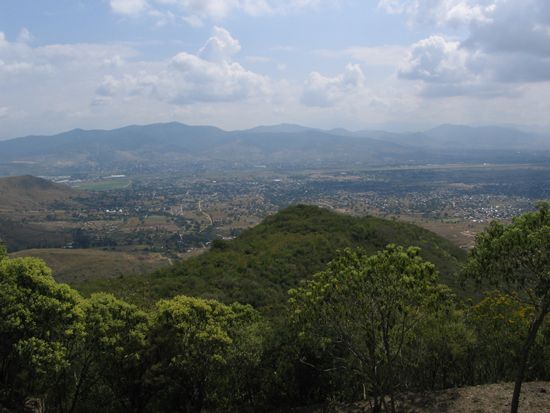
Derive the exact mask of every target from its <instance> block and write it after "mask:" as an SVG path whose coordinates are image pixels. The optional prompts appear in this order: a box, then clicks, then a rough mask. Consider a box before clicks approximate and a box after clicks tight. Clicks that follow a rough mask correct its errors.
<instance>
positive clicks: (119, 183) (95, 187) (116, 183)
mask: <svg viewBox="0 0 550 413" xmlns="http://www.w3.org/2000/svg"><path fill="white" fill-rule="evenodd" d="M131 183H132V181H131V180H130V179H126V178H121V179H102V180H99V181H89V182H83V183H81V184H79V185H78V186H77V188H79V189H84V190H85V191H111V190H114V189H123V188H128V187H129V186H130V184H131Z"/></svg>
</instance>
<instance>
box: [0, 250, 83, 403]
mask: <svg viewBox="0 0 550 413" xmlns="http://www.w3.org/2000/svg"><path fill="white" fill-rule="evenodd" d="M80 302H81V297H80V296H79V295H78V293H77V292H76V291H74V290H72V289H71V288H69V287H68V286H66V285H62V284H57V283H56V282H55V280H54V279H53V277H52V274H51V270H50V269H49V268H48V267H47V266H46V265H45V264H44V262H42V261H41V260H38V259H35V258H20V259H9V258H5V259H3V260H1V261H0V303H1V305H0V405H2V406H5V407H9V408H13V409H15V410H17V411H20V410H22V406H23V403H24V402H25V400H26V399H28V398H36V399H38V400H39V401H40V404H42V403H44V400H51V404H49V406H48V409H51V410H54V411H66V406H65V405H64V402H63V400H61V399H63V397H58V396H59V394H60V393H64V392H65V389H62V388H61V386H59V380H60V378H61V377H62V376H63V375H64V373H65V372H66V370H67V368H68V367H69V366H70V363H71V358H72V356H73V353H72V351H73V349H74V348H75V343H76V342H77V341H78V340H79V337H80V336H81V335H82V332H83V328H82V322H81V321H82V314H81V311H80V307H79V305H80Z"/></svg>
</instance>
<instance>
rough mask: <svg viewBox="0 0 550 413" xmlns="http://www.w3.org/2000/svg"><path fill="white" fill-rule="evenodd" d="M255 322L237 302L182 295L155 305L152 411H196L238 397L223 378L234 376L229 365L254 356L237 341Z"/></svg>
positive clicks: (235, 387)
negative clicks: (154, 396)
mask: <svg viewBox="0 0 550 413" xmlns="http://www.w3.org/2000/svg"><path fill="white" fill-rule="evenodd" d="M257 319H258V315H257V313H256V312H255V311H254V310H253V309H252V307H250V306H245V305H241V304H232V305H229V306H228V305H225V304H222V303H220V302H218V301H214V300H204V299H200V298H191V297H185V296H178V297H175V298H173V299H171V300H161V301H159V302H158V303H157V309H156V312H155V314H154V316H153V324H152V328H151V333H150V336H151V346H152V351H153V352H154V356H153V357H154V358H155V360H156V364H155V365H154V366H153V373H152V374H153V375H154V380H155V382H156V383H157V384H158V386H159V387H158V388H159V391H158V394H157V396H158V399H159V400H158V401H157V406H156V408H157V409H159V410H161V411H180V412H199V411H201V410H202V409H203V408H204V407H205V405H208V404H209V403H210V404H214V405H215V404H216V402H217V403H218V404H219V403H223V399H225V398H226V396H227V395H228V394H229V395H235V394H236V393H238V392H239V391H240V390H241V389H239V386H238V385H237V384H236V383H228V382H227V380H226V378H227V377H228V376H229V377H232V378H235V377H238V376H237V375H236V374H234V373H233V372H232V367H235V366H237V367H238V366H242V365H245V364H246V361H247V360H248V361H250V360H249V358H250V357H255V351H254V348H253V347H254V346H253V345H252V348H250V345H251V344H253V343H250V342H246V343H243V342H242V340H243V338H244V337H245V336H243V335H241V333H243V329H245V327H246V326H249V325H251V324H252V323H254V322H256V321H257ZM237 362H238V363H237ZM237 367H235V368H237ZM226 386H230V388H229V389H228V388H227V387H226Z"/></svg>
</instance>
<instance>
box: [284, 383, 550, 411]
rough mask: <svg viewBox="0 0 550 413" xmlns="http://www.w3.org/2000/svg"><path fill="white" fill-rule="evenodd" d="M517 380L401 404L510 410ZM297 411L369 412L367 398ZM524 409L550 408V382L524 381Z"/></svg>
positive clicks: (415, 396) (428, 408)
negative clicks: (357, 401)
mask: <svg viewBox="0 0 550 413" xmlns="http://www.w3.org/2000/svg"><path fill="white" fill-rule="evenodd" d="M513 387H514V385H513V383H500V384H488V385H481V386H472V387H462V388H456V389H448V390H442V391H437V392H432V393H425V394H408V395H406V396H405V397H404V400H403V401H402V402H401V403H400V405H399V409H398V411H399V412H406V413H443V412H449V413H506V412H509V411H510V401H511V398H512V391H513ZM293 411H294V412H295V413H359V412H361V413H368V412H370V411H371V410H370V408H369V404H368V403H366V402H360V403H353V404H340V403H331V404H328V405H322V406H312V407H309V408H303V409H296V410H293ZM520 412H523V413H548V412H550V382H530V383H524V384H523V387H522V397H521V402H520Z"/></svg>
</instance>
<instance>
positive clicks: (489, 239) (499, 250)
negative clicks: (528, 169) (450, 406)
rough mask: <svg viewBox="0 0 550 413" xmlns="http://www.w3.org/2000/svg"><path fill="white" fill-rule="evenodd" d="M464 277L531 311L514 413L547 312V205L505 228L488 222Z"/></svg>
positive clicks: (549, 218) (549, 228) (549, 213)
mask: <svg viewBox="0 0 550 413" xmlns="http://www.w3.org/2000/svg"><path fill="white" fill-rule="evenodd" d="M465 275H466V277H468V278H472V279H474V280H476V281H477V282H479V283H483V282H486V283H489V284H491V285H495V286H497V287H500V288H502V289H503V290H504V291H505V292H506V293H508V294H509V295H510V296H515V297H518V299H520V300H521V301H522V302H524V303H526V304H527V305H531V306H532V307H533V308H534V309H535V313H534V316H533V318H532V321H531V323H530V326H529V329H528V331H527V334H526V339H525V341H524V343H523V346H522V348H521V351H520V353H519V362H518V369H517V374H516V380H515V386H514V394H513V397H512V405H511V411H512V412H513V413H515V412H517V411H518V407H519V396H520V393H521V385H522V383H523V380H524V377H525V374H526V367H527V362H528V359H529V352H530V349H531V347H532V345H533V343H534V342H535V339H536V337H537V332H538V330H539V328H540V326H541V325H542V323H543V321H544V319H545V317H546V315H547V314H548V312H550V211H549V204H548V203H541V204H539V206H538V210H537V211H536V212H530V213H527V214H524V215H522V216H520V217H517V218H515V219H514V220H513V222H512V223H511V224H509V225H504V224H501V223H499V222H492V223H491V224H490V225H489V227H488V228H487V229H486V230H485V231H484V232H482V233H480V234H478V236H477V237H476V246H475V248H474V249H473V251H472V252H471V254H470V257H469V261H468V264H467V266H466V269H465Z"/></svg>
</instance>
